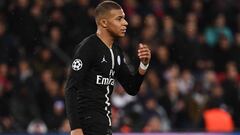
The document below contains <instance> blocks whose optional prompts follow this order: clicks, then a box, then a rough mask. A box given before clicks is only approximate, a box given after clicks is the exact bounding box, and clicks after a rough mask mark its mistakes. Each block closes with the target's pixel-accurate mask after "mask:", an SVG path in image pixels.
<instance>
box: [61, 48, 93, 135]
mask: <svg viewBox="0 0 240 135" xmlns="http://www.w3.org/2000/svg"><path fill="white" fill-rule="evenodd" d="M89 46H90V45H87V44H85V45H84V46H82V47H79V48H78V49H77V50H76V52H75V55H74V58H73V61H72V63H71V68H70V77H69V78H68V81H67V84H66V88H65V101H66V110H67V116H68V119H69V122H70V127H71V130H72V131H71V134H72V135H82V134H80V133H81V132H82V130H81V127H82V119H83V116H80V114H82V112H83V111H84V109H83V106H84V103H83V101H82V100H81V99H83V98H82V97H84V94H86V93H85V92H84V79H85V76H86V74H87V73H88V70H89V68H91V64H92V61H93V57H94V54H93V53H92V52H93V51H92V50H91V48H90V47H89Z"/></svg>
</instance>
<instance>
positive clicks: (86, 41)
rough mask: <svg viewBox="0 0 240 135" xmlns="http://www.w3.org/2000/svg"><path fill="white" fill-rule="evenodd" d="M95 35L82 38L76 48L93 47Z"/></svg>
mask: <svg viewBox="0 0 240 135" xmlns="http://www.w3.org/2000/svg"><path fill="white" fill-rule="evenodd" d="M96 42H97V40H96V34H92V35H89V36H88V37H86V38H84V39H83V40H82V41H81V42H80V43H79V44H78V47H83V46H84V47H93V46H94V45H95V44H96Z"/></svg>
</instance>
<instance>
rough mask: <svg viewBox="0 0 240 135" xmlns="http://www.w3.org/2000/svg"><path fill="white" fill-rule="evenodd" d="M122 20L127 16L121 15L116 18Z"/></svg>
mask: <svg viewBox="0 0 240 135" xmlns="http://www.w3.org/2000/svg"><path fill="white" fill-rule="evenodd" d="M122 18H125V15H119V16H117V17H116V19H122Z"/></svg>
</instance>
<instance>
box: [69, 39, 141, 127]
mask: <svg viewBox="0 0 240 135" xmlns="http://www.w3.org/2000/svg"><path fill="white" fill-rule="evenodd" d="M143 78H144V77H143V76H142V75H140V74H139V72H138V71H137V72H135V73H131V72H130V71H129V69H128V67H127V65H126V63H125V60H124V56H123V53H122V50H121V49H120V47H119V46H118V45H116V44H113V46H112V48H108V47H107V46H106V45H105V44H104V43H103V42H102V41H101V39H100V38H98V37H97V35H96V34H93V35H90V36H89V37H87V38H85V39H84V40H83V41H82V42H81V43H80V44H79V45H78V46H77V48H76V50H75V54H74V58H73V61H72V64H71V70H70V75H69V77H68V80H67V83H66V86H65V99H66V107H67V108H66V109H67V116H68V118H69V121H70V126H71V129H76V128H82V126H83V124H84V120H85V119H88V118H92V117H93V116H98V117H97V118H96V119H98V120H99V121H101V123H100V124H103V125H104V124H105V125H108V126H111V106H110V105H111V104H110V95H111V94H112V91H113V87H114V83H115V81H116V80H117V81H118V82H119V83H120V84H121V85H122V86H123V88H124V89H125V91H126V92H127V93H128V94H130V95H136V94H137V92H138V91H139V88H140V85H141V83H142V81H143ZM96 124H97V123H96Z"/></svg>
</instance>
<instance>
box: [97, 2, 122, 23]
mask: <svg viewBox="0 0 240 135" xmlns="http://www.w3.org/2000/svg"><path fill="white" fill-rule="evenodd" d="M114 9H117V10H118V9H122V7H121V6H120V5H119V4H118V3H116V2H114V1H110V0H107V1H103V2H101V3H99V4H98V6H97V7H96V9H95V19H96V21H97V19H98V18H99V17H100V16H104V15H105V14H106V13H108V12H109V11H111V10H114Z"/></svg>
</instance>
